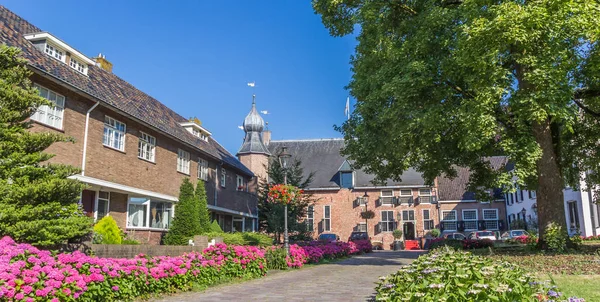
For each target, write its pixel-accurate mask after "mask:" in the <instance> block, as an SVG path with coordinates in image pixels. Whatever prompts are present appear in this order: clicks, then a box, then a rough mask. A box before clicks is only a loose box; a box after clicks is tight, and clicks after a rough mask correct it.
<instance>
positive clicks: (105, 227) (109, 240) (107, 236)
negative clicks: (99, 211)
mask: <svg viewBox="0 0 600 302" xmlns="http://www.w3.org/2000/svg"><path fill="white" fill-rule="evenodd" d="M94 232H96V233H97V234H100V236H101V238H102V239H101V242H100V243H102V244H121V229H119V226H118V225H117V222H116V221H115V219H114V218H112V217H111V216H104V218H102V219H100V221H98V223H96V225H95V226H94Z"/></svg>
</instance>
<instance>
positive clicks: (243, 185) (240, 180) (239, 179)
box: [235, 174, 247, 191]
mask: <svg viewBox="0 0 600 302" xmlns="http://www.w3.org/2000/svg"><path fill="white" fill-rule="evenodd" d="M236 183H237V187H236V188H235V189H236V190H237V191H246V189H247V188H246V181H245V180H244V177H243V176H240V175H237V174H236ZM240 187H241V189H240Z"/></svg>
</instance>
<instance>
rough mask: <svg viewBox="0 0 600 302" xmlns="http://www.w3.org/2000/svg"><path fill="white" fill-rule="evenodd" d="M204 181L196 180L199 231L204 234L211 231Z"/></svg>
mask: <svg viewBox="0 0 600 302" xmlns="http://www.w3.org/2000/svg"><path fill="white" fill-rule="evenodd" d="M205 186H206V183H205V182H204V181H203V180H198V183H197V184H196V192H195V194H194V195H195V197H196V207H197V211H198V219H199V221H200V232H199V233H198V234H205V233H208V232H210V231H211V226H210V213H208V204H207V202H206V187H205Z"/></svg>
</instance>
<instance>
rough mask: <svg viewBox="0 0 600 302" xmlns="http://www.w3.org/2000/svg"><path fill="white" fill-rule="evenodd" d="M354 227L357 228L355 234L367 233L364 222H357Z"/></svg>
mask: <svg viewBox="0 0 600 302" xmlns="http://www.w3.org/2000/svg"><path fill="white" fill-rule="evenodd" d="M356 226H357V228H356V231H357V232H368V230H367V223H366V222H359V223H358V224H357V225H356Z"/></svg>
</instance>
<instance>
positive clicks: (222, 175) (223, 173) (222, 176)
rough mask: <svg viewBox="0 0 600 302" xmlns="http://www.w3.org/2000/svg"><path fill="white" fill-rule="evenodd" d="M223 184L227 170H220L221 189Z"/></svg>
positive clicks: (225, 180)
mask: <svg viewBox="0 0 600 302" xmlns="http://www.w3.org/2000/svg"><path fill="white" fill-rule="evenodd" d="M225 182H227V170H225V169H224V168H221V187H223V188H225Z"/></svg>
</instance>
